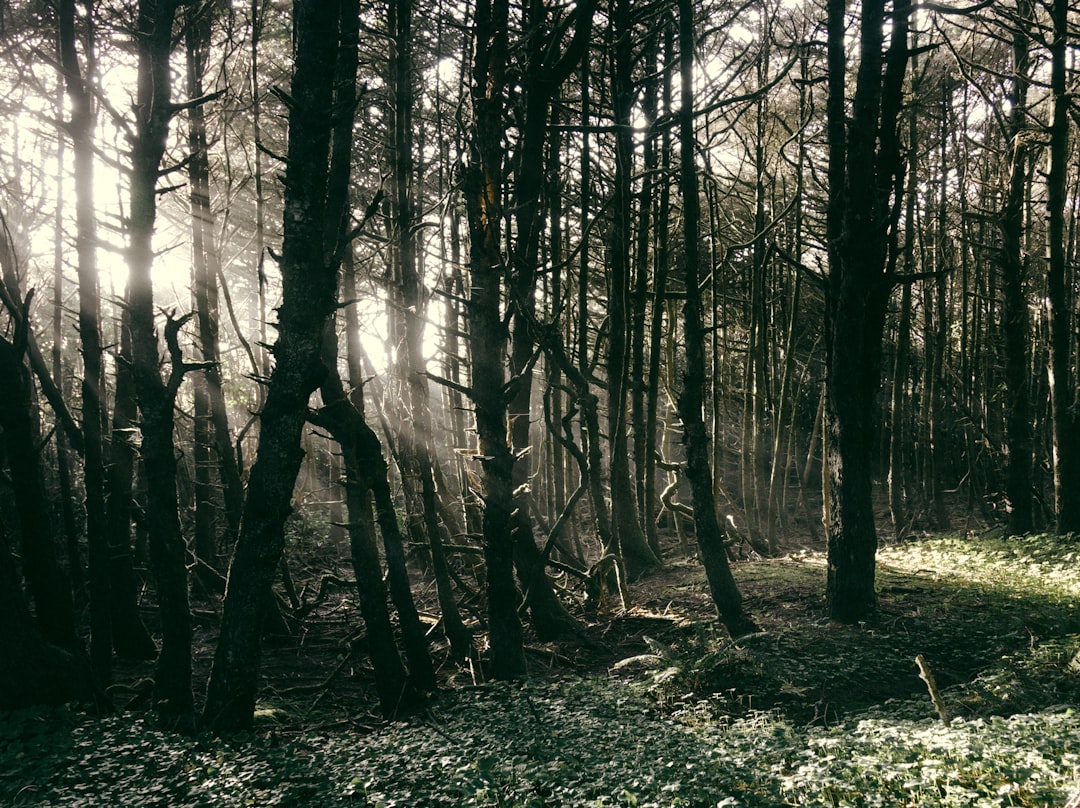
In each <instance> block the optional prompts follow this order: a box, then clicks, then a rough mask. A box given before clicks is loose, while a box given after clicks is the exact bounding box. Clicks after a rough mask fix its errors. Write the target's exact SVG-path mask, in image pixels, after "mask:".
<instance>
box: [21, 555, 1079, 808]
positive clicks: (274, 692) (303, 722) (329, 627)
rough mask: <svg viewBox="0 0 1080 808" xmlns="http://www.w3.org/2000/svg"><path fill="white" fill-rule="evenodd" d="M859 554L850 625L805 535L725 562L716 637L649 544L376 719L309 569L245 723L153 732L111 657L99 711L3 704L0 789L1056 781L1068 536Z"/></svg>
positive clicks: (345, 797)
mask: <svg viewBox="0 0 1080 808" xmlns="http://www.w3.org/2000/svg"><path fill="white" fill-rule="evenodd" d="M878 561H879V566H878V588H879V592H880V610H879V614H878V617H877V619H876V620H875V621H873V622H872V623H868V624H864V625H859V626H841V625H837V624H835V623H832V622H830V621H829V620H827V618H826V617H825V613H824V600H823V588H824V577H825V567H824V558H823V556H822V555H821V554H819V553H816V552H808V551H804V552H799V553H795V554H791V555H788V556H785V557H782V558H775V559H768V560H757V561H751V562H746V563H742V564H739V565H738V566H737V567H736V577H737V579H738V581H739V584H740V586H741V587H742V589H743V593H744V596H745V603H746V606H747V609H748V610H749V611H750V613H751V614H752V615H753V616H754V619H755V620H756V621H757V622H758V624H759V625H760V627H761V631H760V632H759V633H757V634H754V635H751V636H749V637H744V638H742V639H740V640H738V641H737V642H733V641H732V640H730V638H728V637H727V635H726V634H725V633H724V632H723V630H722V628H720V627H719V626H718V625H717V623H716V622H715V619H714V615H715V612H714V611H713V608H712V606H711V602H710V600H709V597H708V592H707V588H706V584H705V579H704V574H703V572H702V571H701V568H700V566H699V565H698V564H697V562H696V561H695V560H694V559H693V558H692V557H687V556H679V557H674V558H669V559H668V561H667V564H666V566H665V568H664V569H663V570H662V571H661V572H659V573H657V574H654V575H651V576H648V577H646V578H645V579H643V580H641V581H638V582H635V583H634V584H632V585H631V587H630V594H631V601H632V606H631V607H630V608H629V609H627V610H625V611H620V610H615V609H613V608H609V609H608V610H607V611H606V612H605V611H602V612H601V614H600V616H598V617H595V618H594V619H592V620H587V621H584V622H585V631H584V634H583V636H582V637H581V638H579V639H578V640H575V641H572V642H566V643H538V642H530V644H529V646H528V658H529V662H530V666H531V671H530V673H531V679H530V682H529V683H528V684H524V685H521V684H518V685H507V684H483V683H482V682H481V681H480V680H479V679H480V675H479V671H478V668H477V667H476V666H475V665H474V666H467V667H463V668H460V667H457V666H454V665H451V664H450V663H449V662H447V661H446V660H445V659H444V658H443V657H444V656H445V652H443V657H440V662H441V663H442V666H441V670H442V675H443V679H444V682H445V687H444V688H443V691H442V692H441V693H440V694H439V695H438V696H437V697H435V698H434V699H433V700H432V701H431V702H430V703H429V704H428V705H427V707H426V708H425V709H424V710H423V711H422V712H420V713H417V714H414V715H412V716H409V717H407V718H405V719H403V720H400V721H397V722H392V723H387V722H383V721H382V720H381V719H379V718H378V717H377V714H376V712H375V705H374V704H373V703H372V702H371V700H370V690H371V688H370V686H369V683H370V675H369V671H368V670H367V669H366V665H365V663H364V662H363V653H362V651H363V647H362V646H363V639H362V635H361V634H360V633H358V632H357V631H356V630H355V626H356V623H357V618H356V605H355V602H354V598H353V597H352V595H351V593H350V592H349V590H348V589H344V588H342V589H336V588H335V587H334V586H333V584H329V585H328V586H327V590H326V593H325V594H327V595H328V596H327V597H325V598H324V599H323V600H321V601H319V602H318V603H317V604H316V597H315V592H316V591H317V588H318V585H319V583H320V582H321V577H318V576H316V577H312V578H311V580H310V582H309V586H308V587H307V589H306V590H304V589H303V588H302V590H301V595H302V600H303V601H304V603H305V606H304V608H303V610H302V611H303V613H304V617H303V618H302V619H301V620H300V621H299V623H298V624H297V627H296V628H297V630H296V633H295V636H294V637H293V639H292V640H290V641H288V642H282V643H278V644H275V645H273V646H271V647H268V648H267V649H266V651H265V663H266V664H265V677H264V679H265V681H264V689H263V694H264V695H263V699H262V701H261V702H260V704H259V710H258V714H257V727H256V730H255V731H253V732H251V733H248V734H245V735H243V736H237V737H233V738H229V739H217V738H212V737H209V736H200V737H198V738H194V739H191V738H180V737H176V736H170V735H168V734H165V733H161V732H160V731H158V730H157V729H155V728H154V726H153V722H152V721H151V720H150V719H149V718H147V717H146V716H145V714H144V713H142V712H140V710H139V708H140V707H142V706H144V702H145V696H144V694H145V686H143V685H142V684H140V683H141V682H142V681H143V679H142V677H143V676H144V675H145V670H146V669H145V667H144V666H131V667H130V668H129V669H126V670H125V671H122V673H123V676H122V677H121V678H122V679H123V681H124V684H122V685H121V686H119V687H118V688H117V690H116V694H115V695H116V696H117V697H118V699H117V700H118V702H123V701H125V700H128V701H129V708H130V709H128V710H126V711H124V712H122V713H120V714H119V715H117V716H114V717H110V718H105V719H102V718H95V717H92V716H88V715H86V714H84V713H83V712H81V711H80V710H78V709H77V708H75V707H67V708H56V709H48V710H36V711H27V712H22V713H17V714H11V715H7V716H0V805H3V806H8V805H12V806H14V805H57V806H60V805H64V806H67V805H86V806H96V805H119V804H128V805H139V806H142V805H161V806H234V805H235V806H242V805H260V806H261V805H291V806H309V805H311V806H321V805H370V806H387V807H389V806H427V805H431V806H436V805H438V806H444V805H445V806H457V805H485V806H487V805H490V806H563V805H567V806H579V805H580V806H605V805H610V806H616V805H619V806H734V805H746V806H781V805H792V806H795V805H821V806H844V805H849V806H871V805H882V806H886V805H888V806H892V805H896V806H972V805H980V806H982V805H985V806H991V805H994V806H996V805H1001V806H1005V805H1023V806H1051V805H1062V804H1063V803H1064V802H1065V800H1066V798H1067V797H1068V795H1069V794H1070V793H1072V791H1073V790H1074V789H1075V787H1076V779H1077V776H1078V775H1080V713H1078V707H1080V653H1078V649H1080V607H1078V605H1077V603H1078V598H1080V544H1078V543H1076V542H1072V541H1068V540H1064V539H1057V538H1053V537H1047V536H1036V537H1027V538H1023V539H1017V540H1011V541H1005V540H1003V539H1001V538H999V537H996V536H994V535H989V534H984V535H981V536H979V535H971V536H966V537H942V538H931V539H921V540H918V541H912V542H907V543H903V544H896V545H892V546H887V547H884V548H883V549H882V550H881V551H880V552H879V556H878ZM338 573H339V575H340V577H342V578H344V577H346V574H345V572H344V570H338ZM304 577H305V574H304V571H303V570H300V571H298V573H297V578H298V584H301V586H302V579H303V578H304ZM430 594H431V593H421V602H422V603H423V602H424V598H425V596H427V597H430ZM609 606H610V605H609ZM200 615H201V617H202V620H201V625H200V632H201V634H200V638H201V642H200V652H199V658H198V660H197V670H199V672H200V673H199V675H205V672H206V669H207V665H208V662H209V655H210V653H211V651H210V649H211V648H212V641H213V633H214V620H213V614H212V613H200ZM919 654H921V655H922V656H923V657H924V659H925V661H926V663H927V664H928V666H929V668H930V669H931V671H932V673H933V677H934V678H935V679H936V683H937V686H938V687H939V688H940V691H941V697H942V701H943V705H944V708H945V709H946V710H947V712H948V715H947V719H948V721H947V723H946V722H943V721H942V720H941V718H940V717H939V716H938V714H937V712H936V710H935V707H934V705H933V703H932V701H931V699H930V696H929V695H928V692H927V685H926V683H925V682H924V681H923V680H921V679H920V677H919V670H918V668H917V667H916V664H915V661H914V660H915V657H916V655H919Z"/></svg>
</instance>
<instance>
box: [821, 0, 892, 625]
mask: <svg viewBox="0 0 1080 808" xmlns="http://www.w3.org/2000/svg"><path fill="white" fill-rule="evenodd" d="M910 8H911V7H910V3H909V2H908V0H896V2H895V3H894V5H893V8H892V14H891V17H890V20H891V36H892V40H891V46H890V48H889V54H888V59H887V60H885V58H884V55H883V53H882V48H883V40H884V33H883V32H884V26H885V16H886V15H885V2H884V0H867V2H864V3H863V5H862V9H861V11H860V47H859V53H860V60H861V61H860V63H859V67H858V75H857V80H856V89H855V94H854V97H853V99H852V101H851V107H850V109H851V112H850V115H851V120H850V124H849V122H848V115H849V113H848V107H847V97H846V89H847V81H846V71H847V56H846V53H845V25H846V11H847V9H846V4H845V3H844V2H843V0H829V3H828V23H827V25H828V65H829V71H828V72H829V75H828V86H829V99H828V105H827V139H828V146H829V169H828V184H829V201H828V211H827V227H826V229H827V236H828V245H829V274H828V278H827V281H826V345H827V348H826V350H827V355H826V356H827V360H826V362H827V371H828V383H827V390H826V396H827V406H826V409H825V431H826V441H825V471H824V472H823V488H824V495H825V526H826V532H827V535H828V579H827V589H826V596H827V600H828V608H829V614H830V616H831V617H832V618H833V619H835V620H840V621H842V622H847V623H855V622H858V621H860V620H866V619H868V618H869V617H871V616H872V615H873V613H874V611H875V607H876V602H877V595H876V592H875V588H874V575H875V555H876V553H877V528H876V525H875V523H874V509H873V503H872V480H873V472H874V468H873V463H872V456H873V452H874V449H875V446H876V443H877V430H878V416H877V404H876V400H877V393H878V389H879V387H880V386H881V346H882V339H883V335H884V327H885V314H886V307H887V302H888V298H889V293H890V292H891V290H892V285H893V283H894V281H895V279H894V278H893V277H891V276H890V275H889V273H888V271H887V256H888V248H889V228H890V222H891V221H892V220H893V216H892V205H894V204H899V201H900V199H899V198H900V197H901V196H902V187H897V178H898V177H900V176H902V163H901V158H900V151H899V143H898V137H897V119H898V117H899V114H900V109H901V101H902V99H903V79H904V74H905V72H906V69H907V60H908V57H909V50H908V43H907V32H908V15H909V13H910ZM883 63H884V64H883ZM883 66H884V70H883V69H882V68H883Z"/></svg>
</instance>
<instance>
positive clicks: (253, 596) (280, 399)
mask: <svg viewBox="0 0 1080 808" xmlns="http://www.w3.org/2000/svg"><path fill="white" fill-rule="evenodd" d="M340 16H341V3H340V2H339V0H329V1H328V2H321V3H306V2H301V0H297V2H295V3H294V4H293V26H294V40H295V43H296V44H295V50H294V68H293V78H292V87H291V88H290V90H289V91H288V92H286V91H285V90H278V93H277V94H278V95H279V97H280V98H281V99H282V101H283V102H284V103H285V105H286V107H287V109H288V111H289V136H288V154H287V165H286V172H285V178H284V186H285V213H284V240H283V242H282V249H281V258H280V262H279V266H280V269H281V279H282V303H281V307H280V308H279V309H278V328H277V331H278V338H277V341H276V342H275V344H274V347H273V349H272V353H273V357H274V369H273V371H272V373H271V376H270V381H269V384H268V387H267V393H266V403H265V405H264V407H263V410H262V413H261V415H260V425H261V429H260V434H259V445H258V449H257V452H256V457H255V463H254V465H253V466H252V467H251V472H250V476H249V479H248V492H247V498H246V500H245V503H244V515H243V519H242V521H241V530H240V535H239V537H238V539H237V543H236V551H235V554H234V556H233V560H232V563H231V565H230V567H229V577H228V584H227V588H226V593H225V607H224V613H223V616H222V625H221V635H220V639H219V641H218V646H217V650H216V651H215V654H214V665H213V669H212V671H211V675H210V683H209V686H208V689H207V696H206V706H205V708H204V712H203V719H204V721H205V723H206V724H207V725H208V726H210V727H212V728H213V729H215V730H217V731H226V730H236V729H243V728H247V727H250V726H251V722H252V719H253V717H254V713H255V698H256V691H257V681H258V671H259V660H260V655H261V639H262V636H261V635H262V631H261V628H262V617H263V614H264V611H265V604H266V602H267V596H268V593H269V591H270V585H271V583H272V581H273V577H274V573H275V570H276V569H277V567H278V562H279V561H280V559H281V552H282V549H283V546H284V540H285V538H284V526H285V519H286V517H287V516H288V515H289V512H290V510H291V504H290V503H291V499H292V491H293V486H294V484H295V482H296V476H297V473H298V472H299V470H300V464H301V462H302V461H303V457H304V453H303V449H302V448H301V445H300V436H301V432H302V430H303V427H304V422H305V421H306V419H307V403H308V398H309V397H310V396H311V394H312V393H313V392H314V391H315V390H316V389H317V388H318V386H319V385H320V384H321V383H322V380H323V379H324V378H325V376H326V368H325V367H324V365H323V360H322V342H323V338H324V333H325V327H326V321H327V318H329V317H330V315H331V314H332V312H333V311H334V308H335V302H336V293H337V263H338V259H337V256H336V250H337V238H336V233H337V231H336V229H334V228H330V229H329V232H332V233H334V234H335V238H334V240H333V241H332V242H331V243H329V244H328V243H327V241H326V233H327V232H328V227H327V216H328V211H327V186H328V180H329V159H330V134H331V131H332V129H333V124H334V110H335V107H334V79H335V65H336V60H337V48H336V47H327V43H328V42H334V43H336V42H337V41H338V39H339V31H340V22H341V19H340Z"/></svg>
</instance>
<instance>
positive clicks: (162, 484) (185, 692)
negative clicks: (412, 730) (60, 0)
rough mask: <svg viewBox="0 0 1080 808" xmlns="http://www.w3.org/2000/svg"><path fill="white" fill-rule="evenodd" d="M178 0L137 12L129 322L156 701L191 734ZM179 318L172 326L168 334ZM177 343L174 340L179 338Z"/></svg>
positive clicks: (145, 5)
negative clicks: (168, 238) (150, 577)
mask: <svg viewBox="0 0 1080 808" xmlns="http://www.w3.org/2000/svg"><path fill="white" fill-rule="evenodd" d="M177 5H178V3H177V0H142V2H140V4H139V12H138V31H139V35H138V39H137V42H138V55H139V73H138V95H137V99H136V121H135V137H134V140H133V142H132V150H131V161H132V167H131V213H130V218H129V223H128V267H129V271H130V274H129V279H128V291H127V308H128V315H129V317H130V322H131V349H132V374H133V376H134V381H135V391H136V394H137V397H138V400H139V413H140V416H141V419H140V422H139V428H140V431H141V433H142V444H141V454H142V459H143V467H144V469H145V472H146V492H147V498H146V519H147V527H148V532H149V539H150V562H151V567H152V569H153V571H154V577H155V579H156V583H157V595H158V607H159V613H160V615H161V631H162V639H161V653H160V654H159V656H158V662H157V670H156V675H155V682H154V701H155V705H156V709H157V711H158V713H159V715H161V717H162V718H163V719H164V720H165V721H166V722H168V723H170V724H172V725H175V726H176V727H178V728H181V729H192V728H193V727H194V710H195V703H194V698H193V694H192V689H191V638H192V633H191V611H190V608H189V605H188V578H187V558H186V547H185V545H184V538H183V536H182V535H181V532H180V516H179V510H178V501H177V491H176V447H175V444H174V437H173V405H174V403H175V401H176V393H177V391H178V390H179V387H180V382H181V381H182V379H183V374H184V370H185V368H184V367H183V365H182V364H181V363H180V361H179V360H180V356H179V348H178V346H177V347H176V350H175V351H174V350H172V348H173V346H170V354H171V365H172V367H171V371H170V375H169V378H168V380H167V381H163V380H162V377H161V371H160V369H159V354H158V335H157V332H156V330H155V324H154V291H153V283H152V280H151V270H152V268H153V264H154V250H153V236H154V224H155V221H156V218H157V180H158V176H159V173H160V167H161V160H162V157H163V155H164V153H165V147H166V141H167V139H168V134H169V121H170V119H171V117H172V115H173V111H174V110H173V108H172V106H171V101H170V97H169V96H170V66H169V57H170V54H171V52H172V45H173V22H174V20H175V16H176V8H177ZM181 322H182V321H175V322H174V321H172V320H170V324H169V326H168V327H167V329H166V331H167V333H168V332H169V330H170V329H172V328H173V327H174V326H176V325H178V324H180V323H181ZM173 336H174V337H175V336H176V335H175V333H174V334H173Z"/></svg>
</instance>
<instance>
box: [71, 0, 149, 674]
mask: <svg viewBox="0 0 1080 808" xmlns="http://www.w3.org/2000/svg"><path fill="white" fill-rule="evenodd" d="M75 16H76V15H75V0H62V2H61V3H60V5H59V7H58V24H59V50H60V63H61V65H62V69H63V71H64V81H65V85H66V87H67V93H68V97H69V99H70V101H71V118H70V119H69V121H68V132H69V134H70V136H71V141H72V152H73V159H74V179H75V228H76V231H75V232H76V235H75V251H76V258H77V267H76V271H77V273H78V279H79V342H80V347H81V350H82V357H83V378H82V385H81V394H82V395H81V398H82V415H83V419H82V432H83V443H84V454H83V488H84V490H85V492H86V538H87V546H88V549H89V573H90V658H91V662H92V665H93V668H94V672H95V673H96V675H97V677H98V680H99V681H100V682H102V684H103V685H107V684H108V683H109V682H110V681H111V679H112V653H113V645H114V639H115V640H116V645H117V650H118V651H121V650H122V649H123V647H124V643H123V640H122V638H123V637H124V636H127V635H130V636H131V637H133V638H138V640H139V641H138V642H135V643H132V645H133V647H136V648H139V649H141V650H142V651H143V654H140V655H145V654H147V653H149V654H150V655H152V654H153V653H156V650H157V649H156V648H154V644H153V642H152V641H151V640H150V638H149V635H148V634H147V632H146V629H145V628H143V627H142V623H141V621H140V620H139V619H138V613H137V612H136V611H135V603H134V601H131V602H130V603H128V602H127V601H126V600H124V599H122V598H121V596H120V595H121V593H119V592H112V591H111V589H112V585H111V584H110V577H111V576H110V556H111V553H110V547H109V545H110V540H109V536H111V535H112V533H111V532H110V531H109V530H108V528H107V523H106V508H105V459H104V451H105V444H104V442H105V439H106V436H107V434H108V427H107V424H108V407H107V402H106V400H105V376H104V371H103V368H102V345H101V299H100V296H99V293H98V270H97V246H96V239H97V221H96V215H95V211H94V151H93V150H94V144H93V131H94V112H93V105H92V101H91V97H90V92H89V90H88V88H87V87H86V85H85V80H84V78H83V70H82V67H81V66H80V64H79V56H78V50H77V40H78V35H77V33H76V28H75ZM86 25H87V26H88V28H87V35H86V38H85V40H84V42H85V44H84V48H85V55H84V61H85V62H86V64H87V69H88V70H89V67H90V65H91V64H92V62H93V36H92V33H91V31H92V26H93V15H92V14H87V17H86ZM113 541H114V542H115V538H114V539H113ZM128 555H129V556H130V550H129V552H128ZM113 603H116V604H117V606H121V605H122V606H126V607H128V608H126V609H122V608H116V609H114V608H113V605H112V604H113ZM122 613H123V614H128V615H130V616H131V617H132V618H133V619H132V620H131V621H130V625H131V627H132V629H133V630H132V631H130V632H122V631H121V628H120V626H119V625H117V623H118V619H117V618H118V616H119V614H122ZM139 629H141V631H139ZM114 633H115V638H114Z"/></svg>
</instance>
